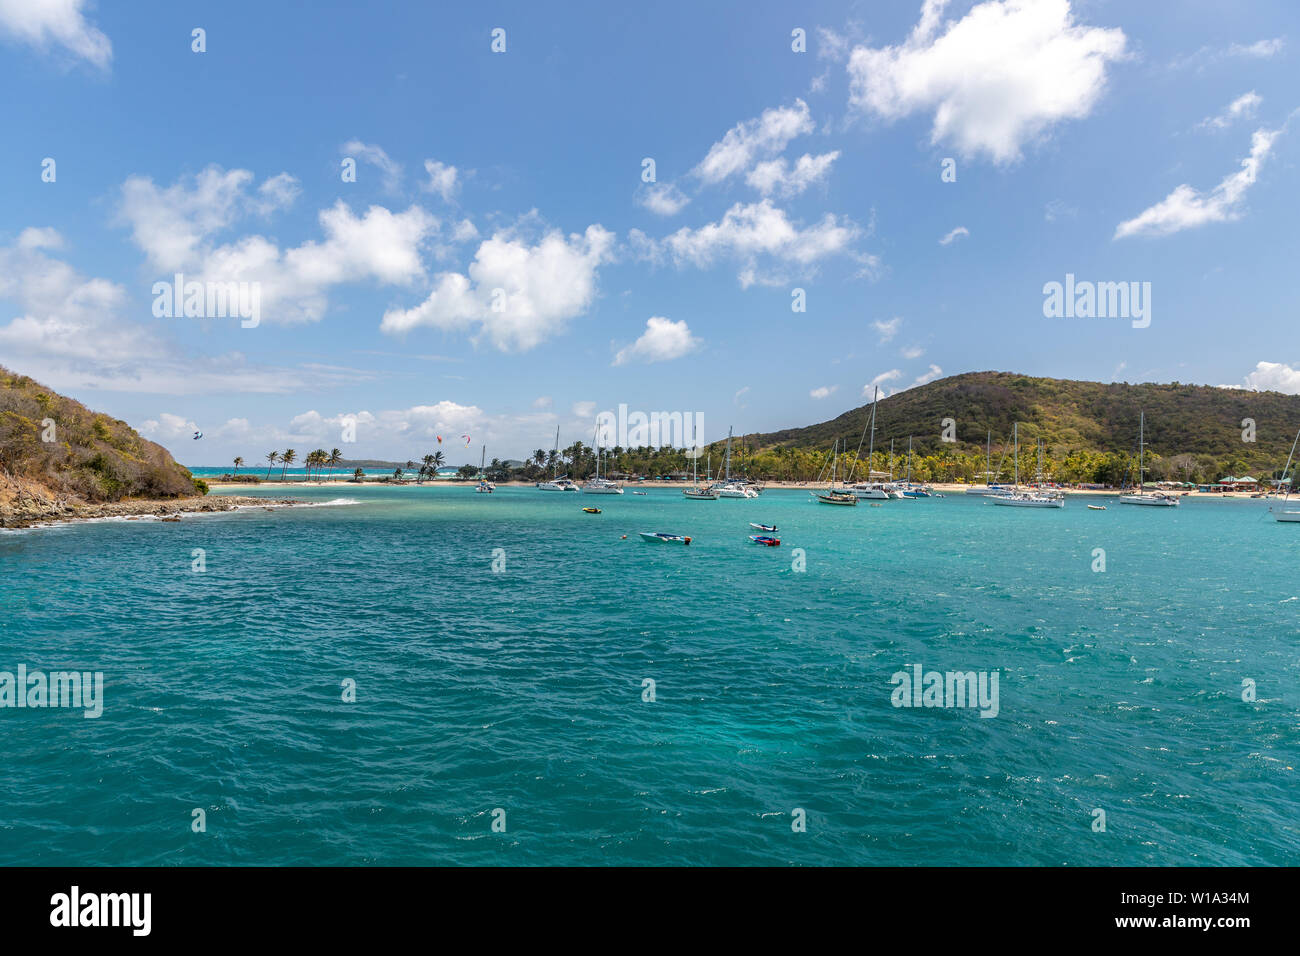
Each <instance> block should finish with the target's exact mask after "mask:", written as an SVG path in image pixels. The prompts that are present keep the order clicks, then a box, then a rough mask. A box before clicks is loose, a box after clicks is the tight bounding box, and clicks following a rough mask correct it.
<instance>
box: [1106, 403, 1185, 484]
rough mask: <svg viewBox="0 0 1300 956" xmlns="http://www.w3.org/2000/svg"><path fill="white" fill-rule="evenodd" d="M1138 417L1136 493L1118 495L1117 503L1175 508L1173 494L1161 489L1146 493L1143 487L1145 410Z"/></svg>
mask: <svg viewBox="0 0 1300 956" xmlns="http://www.w3.org/2000/svg"><path fill="white" fill-rule="evenodd" d="M1139 415H1140V417H1139V419H1138V493H1137V494H1135V495H1120V496H1119V503H1120V504H1122V505H1150V506H1153V507H1156V508H1177V507H1178V499H1177V498H1175V497H1174V496H1173V495H1167V494H1165V493H1164V492H1162V491H1156V492H1153V493H1151V494H1147V490H1146V488H1145V487H1144V485H1145V482H1144V481H1143V479H1144V478H1145V474H1144V469H1143V465H1144V464H1145V462H1144V460H1143V457H1142V453H1143V451H1144V450H1145V449H1146V445H1147V443H1146V424H1147V416H1146V412H1140V413H1139Z"/></svg>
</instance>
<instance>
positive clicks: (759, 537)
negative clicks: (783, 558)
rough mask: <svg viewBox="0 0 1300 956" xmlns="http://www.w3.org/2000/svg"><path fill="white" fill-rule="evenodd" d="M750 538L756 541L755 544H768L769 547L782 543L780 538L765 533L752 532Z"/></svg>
mask: <svg viewBox="0 0 1300 956" xmlns="http://www.w3.org/2000/svg"><path fill="white" fill-rule="evenodd" d="M749 540H750V541H752V542H754V543H755V544H763V545H767V547H769V548H775V547H776V546H777V545H779V544H780V543H781V539H780V538H773V537H770V536H769V535H765V534H751V535H750V536H749Z"/></svg>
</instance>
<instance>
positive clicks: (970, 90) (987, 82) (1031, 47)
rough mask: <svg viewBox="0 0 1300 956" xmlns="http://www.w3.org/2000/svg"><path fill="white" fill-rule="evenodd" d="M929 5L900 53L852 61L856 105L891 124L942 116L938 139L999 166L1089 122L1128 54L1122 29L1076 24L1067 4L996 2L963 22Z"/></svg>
mask: <svg viewBox="0 0 1300 956" xmlns="http://www.w3.org/2000/svg"><path fill="white" fill-rule="evenodd" d="M946 6H947V0H925V2H924V5H923V7H922V10H921V19H920V21H919V22H918V23H917V25H916V27H915V28H914V29H913V31H912V33H911V35H910V36H909V37H908V38H907V40H906V41H904V42H903V43H901V44H899V45H897V46H886V47H881V48H878V49H876V48H871V47H865V46H860V47H857V48H855V49H854V50H853V52H852V54H851V55H850V57H849V66H848V71H849V79H850V106H851V107H853V108H854V109H856V110H860V111H862V112H863V113H866V114H870V115H875V116H878V117H880V118H882V119H884V120H887V121H892V120H897V119H901V118H903V117H905V116H909V115H911V114H913V113H917V112H930V113H933V125H932V128H931V131H930V140H931V142H932V143H934V144H936V145H937V144H941V143H942V144H948V145H952V146H953V147H955V148H956V149H957V150H958V151H959V152H961V153H962V154H963V155H965V156H976V155H980V154H983V155H985V156H988V157H989V158H991V159H992V160H993V161H994V162H997V163H1008V162H1013V161H1015V160H1017V159H1019V158H1020V156H1021V151H1022V149H1023V147H1024V146H1025V145H1026V144H1027V143H1030V142H1032V141H1034V140H1035V139H1038V138H1040V137H1041V136H1043V135H1045V134H1046V133H1047V132H1048V131H1049V130H1050V129H1051V128H1052V127H1053V126H1054V125H1056V124H1058V123H1060V122H1062V121H1065V120H1072V119H1082V118H1083V117H1085V116H1087V115H1088V114H1089V113H1090V112H1091V111H1092V108H1093V106H1094V105H1095V104H1096V102H1097V100H1098V98H1099V97H1100V96H1101V94H1102V91H1103V90H1104V88H1105V85H1106V69H1107V66H1108V65H1109V64H1110V63H1112V62H1113V61H1115V60H1118V59H1120V58H1121V57H1122V56H1123V55H1124V48H1125V42H1126V38H1125V36H1124V33H1123V31H1122V30H1119V29H1101V28H1098V27H1086V26H1081V25H1079V24H1077V23H1076V22H1075V20H1074V15H1073V13H1072V11H1071V9H1070V4H1069V2H1068V0H988V2H985V3H980V4H977V5H976V6H974V7H973V8H971V9H970V10H969V11H968V12H967V13H966V15H965V16H964V17H963V18H962V19H960V20H957V21H945V20H944V19H943V13H944V9H945V7H946Z"/></svg>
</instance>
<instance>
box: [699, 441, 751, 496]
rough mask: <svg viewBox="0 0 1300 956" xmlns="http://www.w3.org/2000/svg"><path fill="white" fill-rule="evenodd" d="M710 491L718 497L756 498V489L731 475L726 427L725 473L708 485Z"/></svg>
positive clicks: (729, 444) (729, 448)
mask: <svg viewBox="0 0 1300 956" xmlns="http://www.w3.org/2000/svg"><path fill="white" fill-rule="evenodd" d="M709 489H710V490H711V491H716V492H717V493H718V497H719V498H757V497H758V491H757V490H756V489H754V488H752V487H751V486H750V485H749V483H748V482H744V481H741V480H740V479H739V478H735V479H733V478H732V477H731V429H730V428H728V429H727V473H726V476H725V477H724V478H723V480H722V481H715V482H714V483H713V484H711V485H710V486H709Z"/></svg>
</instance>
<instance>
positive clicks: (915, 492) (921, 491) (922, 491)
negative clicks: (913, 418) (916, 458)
mask: <svg viewBox="0 0 1300 956" xmlns="http://www.w3.org/2000/svg"><path fill="white" fill-rule="evenodd" d="M901 490H902V493H903V497H904V498H933V497H934V489H933V488H931V487H930V486H929V485H914V484H912V436H911V435H908V436H907V480H906V481H904V482H903V487H902V489H901Z"/></svg>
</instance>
